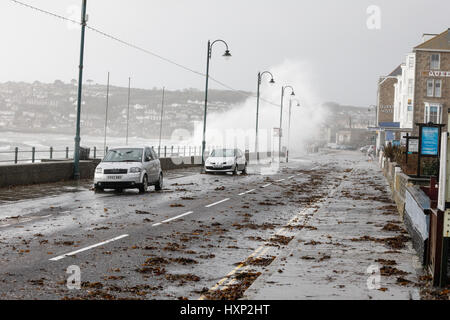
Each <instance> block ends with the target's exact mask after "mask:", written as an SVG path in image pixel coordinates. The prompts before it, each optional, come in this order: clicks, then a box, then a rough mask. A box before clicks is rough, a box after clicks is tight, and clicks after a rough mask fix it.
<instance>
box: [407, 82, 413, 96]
mask: <svg viewBox="0 0 450 320" xmlns="http://www.w3.org/2000/svg"><path fill="white" fill-rule="evenodd" d="M413 85H414V81H413V79H409V80H408V95H409V96H411V95H412V94H413V90H414V88H413Z"/></svg>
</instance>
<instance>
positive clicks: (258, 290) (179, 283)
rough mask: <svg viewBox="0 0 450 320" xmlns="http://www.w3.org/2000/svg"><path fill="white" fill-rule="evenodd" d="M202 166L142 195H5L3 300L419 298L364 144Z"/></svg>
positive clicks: (67, 191) (401, 235)
mask: <svg viewBox="0 0 450 320" xmlns="http://www.w3.org/2000/svg"><path fill="white" fill-rule="evenodd" d="M198 171H199V170H198V169H189V170H180V171H170V172H168V173H167V176H166V180H165V187H164V189H163V190H162V191H161V192H156V191H153V190H151V191H149V192H147V193H146V194H139V193H137V192H136V191H133V190H130V191H126V192H123V193H117V192H112V191H111V192H110V191H106V192H104V193H94V192H93V191H92V190H91V186H92V182H90V181H84V182H82V183H80V184H77V185H73V184H70V183H69V184H67V183H66V184H64V183H63V184H51V185H43V186H30V187H26V188H24V189H20V192H14V190H10V191H8V192H6V193H5V192H0V194H3V195H4V197H3V198H2V197H0V283H1V285H0V299H230V300H235V299H278V298H280V299H309V298H311V299H330V298H331V299H334V298H342V299H346V298H359V299H371V298H373V299H392V298H395V299H411V298H417V295H416V291H417V290H416V287H415V286H414V284H415V283H416V280H417V275H416V269H417V261H416V260H417V259H415V258H414V257H415V256H414V251H413V250H412V249H411V243H410V241H409V240H408V238H407V237H406V235H405V231H404V230H403V229H402V227H401V224H400V223H399V220H398V215H397V214H396V212H395V208H394V207H393V204H392V201H391V200H390V199H389V197H388V189H387V185H386V183H385V182H384V180H383V177H382V175H381V174H380V172H379V170H378V169H377V168H376V165H375V164H374V163H368V162H367V158H366V157H365V156H363V155H361V153H359V152H350V151H334V152H328V153H322V154H316V155H310V156H303V157H299V158H296V159H292V161H290V162H289V163H288V164H281V166H280V167H277V166H272V167H268V166H251V167H250V168H249V174H248V175H237V176H233V175H223V174H221V175H205V174H200V173H199V172H198ZM385 227H386V228H385ZM383 228H385V229H386V230H383ZM374 264H378V265H379V267H380V272H381V281H380V285H381V287H380V288H379V290H378V289H374V290H369V289H367V280H368V279H369V278H370V275H369V274H368V273H367V268H368V267H370V266H372V267H373V265H374ZM73 270H79V271H80V273H79V275H80V277H79V278H80V287H79V288H78V287H77V286H75V287H74V286H71V285H68V284H69V281H71V280H73V279H74V278H73V277H72V275H73V274H72V272H74V271H73ZM75 273H76V274H77V275H78V273H77V272H75ZM389 274H390V275H389ZM388 275H389V276H388ZM398 275H401V278H402V279H400V280H402V281H400V282H399V279H398V278H400V276H398ZM407 281H408V282H407ZM409 281H410V282H409ZM70 283H71V284H73V283H72V282H70ZM74 283H76V281H75V282H74Z"/></svg>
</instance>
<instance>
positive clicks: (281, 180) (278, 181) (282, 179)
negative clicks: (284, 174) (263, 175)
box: [275, 179, 286, 182]
mask: <svg viewBox="0 0 450 320" xmlns="http://www.w3.org/2000/svg"><path fill="white" fill-rule="evenodd" d="M284 180H286V179H280V180H276V181H275V182H281V181H284Z"/></svg>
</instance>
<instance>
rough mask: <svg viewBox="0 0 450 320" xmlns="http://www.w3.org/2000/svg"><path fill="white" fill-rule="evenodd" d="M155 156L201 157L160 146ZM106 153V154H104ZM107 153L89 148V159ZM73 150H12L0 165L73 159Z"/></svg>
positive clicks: (197, 151)
mask: <svg viewBox="0 0 450 320" xmlns="http://www.w3.org/2000/svg"><path fill="white" fill-rule="evenodd" d="M214 148H217V147H215V146H209V147H207V148H206V152H205V153H206V154H209V152H210V150H212V149H214ZM153 149H154V150H155V152H156V154H158V156H159V157H160V158H173V157H191V156H201V155H202V147H201V146H180V145H176V146H161V148H159V147H153ZM105 151H106V152H105ZM107 152H108V147H106V150H103V148H102V149H98V148H97V147H95V146H94V147H93V148H90V158H91V159H102V158H103V157H104V156H105V154H106V153H107ZM73 153H74V152H73V149H69V147H66V148H65V149H62V148H61V149H59V148H53V147H50V148H48V149H37V148H35V147H31V148H23V149H22V148H18V147H16V148H14V150H11V151H0V163H4V164H6V163H14V164H18V163H30V162H31V163H35V162H39V161H42V160H69V159H72V158H73Z"/></svg>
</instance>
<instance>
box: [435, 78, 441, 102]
mask: <svg viewBox="0 0 450 320" xmlns="http://www.w3.org/2000/svg"><path fill="white" fill-rule="evenodd" d="M434 96H435V97H437V98H440V97H442V80H436V81H435V83H434Z"/></svg>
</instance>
